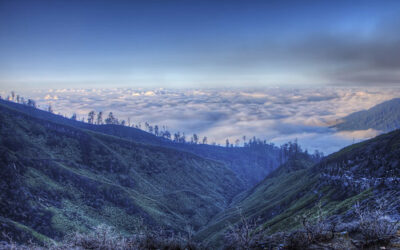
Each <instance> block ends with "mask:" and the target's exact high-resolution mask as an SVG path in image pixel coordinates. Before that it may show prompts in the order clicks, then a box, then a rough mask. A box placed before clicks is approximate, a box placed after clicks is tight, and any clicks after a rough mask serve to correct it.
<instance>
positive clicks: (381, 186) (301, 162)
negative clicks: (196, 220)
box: [196, 130, 400, 247]
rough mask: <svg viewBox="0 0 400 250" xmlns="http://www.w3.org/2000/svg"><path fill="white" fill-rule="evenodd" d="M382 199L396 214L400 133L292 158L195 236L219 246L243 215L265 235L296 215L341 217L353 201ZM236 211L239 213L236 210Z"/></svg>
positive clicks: (399, 207)
mask: <svg viewBox="0 0 400 250" xmlns="http://www.w3.org/2000/svg"><path fill="white" fill-rule="evenodd" d="M377 198H385V199H387V200H388V201H389V202H390V203H391V204H392V206H393V211H397V213H398V214H399V213H400V202H399V200H400V130H396V131H394V132H391V133H388V134H384V135H381V136H378V137H376V138H374V139H371V140H368V141H365V142H363V143H359V144H355V145H352V146H350V147H346V148H344V149H342V150H341V151H339V152H337V153H334V154H332V155H330V156H328V157H326V158H325V159H323V160H322V161H321V162H319V163H317V164H313V163H312V162H311V161H309V160H308V159H304V158H303V159H301V158H300V159H292V160H289V161H288V162H286V163H285V164H284V165H282V166H281V167H279V168H278V169H276V170H275V171H274V172H273V173H271V174H270V175H268V176H267V177H266V178H265V179H264V180H263V181H262V182H261V183H259V184H258V185H257V186H255V187H254V188H253V189H252V190H250V191H247V192H244V193H243V194H242V195H239V197H237V198H235V202H234V203H233V204H232V205H231V206H230V207H229V208H228V209H227V210H225V211H223V212H221V213H220V214H218V215H217V216H215V217H214V218H213V220H212V221H211V222H210V223H209V224H208V225H207V226H206V227H205V228H204V229H202V230H201V231H200V232H199V233H198V234H197V236H196V237H197V238H198V239H199V240H202V241H206V242H208V243H209V244H210V246H214V247H216V246H221V244H222V242H223V238H224V232H225V231H226V229H227V225H228V224H230V223H231V224H236V223H238V222H239V221H240V216H241V215H243V216H245V217H246V218H247V219H250V220H252V219H256V218H259V219H260V221H261V222H262V224H261V225H260V228H261V229H262V230H265V229H268V232H267V233H274V232H278V231H287V230H291V229H293V228H295V227H297V226H298V225H299V222H298V221H296V217H298V216H300V215H303V214H308V213H311V214H315V213H316V211H317V207H318V204H321V205H322V209H323V211H324V213H325V214H326V215H328V216H329V215H335V216H339V217H343V219H344V220H345V217H346V216H347V215H348V214H349V211H351V210H352V208H353V205H354V204H355V202H356V201H365V202H366V201H367V200H375V199H377ZM238 207H239V208H240V210H241V211H239V210H238V209H237V208H238Z"/></svg>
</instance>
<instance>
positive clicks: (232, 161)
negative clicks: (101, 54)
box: [0, 100, 279, 188]
mask: <svg viewBox="0 0 400 250" xmlns="http://www.w3.org/2000/svg"><path fill="white" fill-rule="evenodd" d="M0 104H3V105H6V106H8V107H11V108H13V109H15V110H18V111H20V112H23V113H25V114H29V115H31V116H34V117H37V118H40V119H45V120H47V121H51V122H54V123H59V124H64V125H68V126H73V127H77V128H81V129H87V130H92V131H95V132H100V133H104V134H108V135H112V136H117V137H120V138H123V139H127V140H132V141H134V142H140V143H145V144H151V145H155V146H162V147H167V148H172V149H178V150H180V151H186V152H190V153H193V154H196V155H198V156H200V157H203V158H207V159H210V160H214V161H219V162H221V163H223V164H225V165H227V166H228V167H229V168H230V169H231V170H233V171H234V172H235V173H236V174H237V175H238V177H239V178H240V179H241V181H242V182H243V183H244V184H245V185H246V187H247V188H250V187H252V186H254V185H255V184H256V183H258V182H259V181H261V180H262V179H263V178H264V177H265V176H266V175H267V174H268V173H269V172H270V171H272V170H273V169H275V168H276V167H277V166H278V162H279V148H277V147H275V146H273V145H262V146H257V145H256V146H252V147H235V148H230V147H228V148H227V147H220V146H213V145H207V144H188V143H175V142H172V141H170V140H167V139H165V138H162V137H157V136H155V135H153V134H150V133H147V132H144V131H142V130H140V129H137V128H132V127H126V126H120V125H112V124H109V125H94V124H88V123H84V122H81V121H76V120H72V119H68V118H65V117H62V116H60V115H55V114H52V113H49V112H46V111H43V110H40V109H37V108H33V107H30V106H27V105H22V104H18V103H14V102H10V101H5V100H0Z"/></svg>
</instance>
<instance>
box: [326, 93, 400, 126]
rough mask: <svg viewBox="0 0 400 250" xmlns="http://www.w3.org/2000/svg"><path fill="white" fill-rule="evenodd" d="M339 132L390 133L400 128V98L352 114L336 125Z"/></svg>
mask: <svg viewBox="0 0 400 250" xmlns="http://www.w3.org/2000/svg"><path fill="white" fill-rule="evenodd" d="M334 127H336V128H337V129H338V130H366V129H370V128H372V129H375V130H380V131H383V132H389V131H392V130H395V129H398V128H400V98H395V99H392V100H389V101H386V102H383V103H381V104H378V105H376V106H374V107H372V108H370V109H368V110H363V111H359V112H355V113H352V114H350V115H348V116H346V117H345V118H343V122H341V123H339V124H337V125H335V126H334Z"/></svg>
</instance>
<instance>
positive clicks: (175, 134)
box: [174, 132, 181, 142]
mask: <svg viewBox="0 0 400 250" xmlns="http://www.w3.org/2000/svg"><path fill="white" fill-rule="evenodd" d="M180 137H181V135H180V133H179V132H176V133H174V142H179V139H180Z"/></svg>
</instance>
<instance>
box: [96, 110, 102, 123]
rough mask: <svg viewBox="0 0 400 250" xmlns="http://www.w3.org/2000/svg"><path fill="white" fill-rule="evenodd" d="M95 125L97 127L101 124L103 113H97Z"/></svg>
mask: <svg viewBox="0 0 400 250" xmlns="http://www.w3.org/2000/svg"><path fill="white" fill-rule="evenodd" d="M97 124H98V125H101V124H103V111H100V112H99V113H97Z"/></svg>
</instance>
